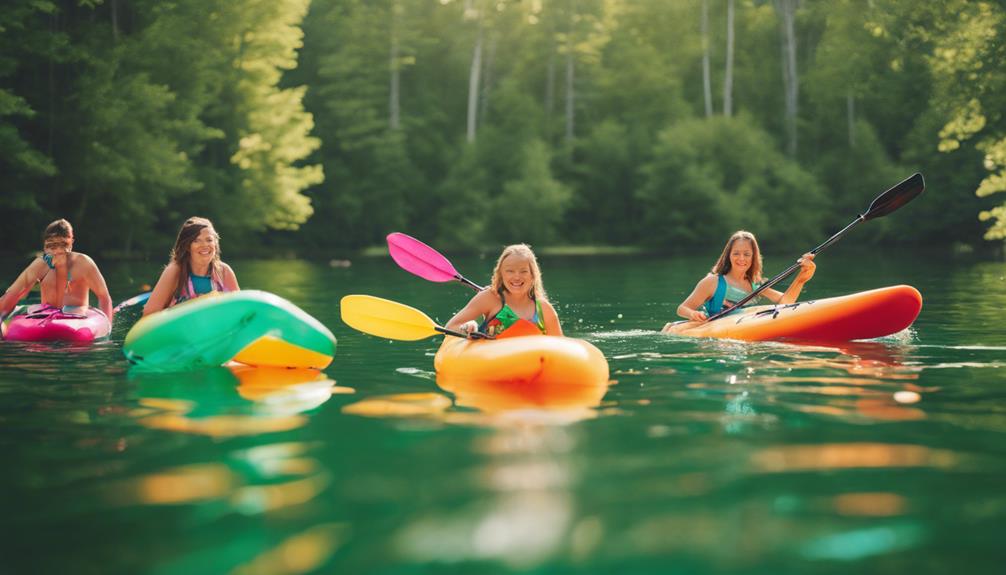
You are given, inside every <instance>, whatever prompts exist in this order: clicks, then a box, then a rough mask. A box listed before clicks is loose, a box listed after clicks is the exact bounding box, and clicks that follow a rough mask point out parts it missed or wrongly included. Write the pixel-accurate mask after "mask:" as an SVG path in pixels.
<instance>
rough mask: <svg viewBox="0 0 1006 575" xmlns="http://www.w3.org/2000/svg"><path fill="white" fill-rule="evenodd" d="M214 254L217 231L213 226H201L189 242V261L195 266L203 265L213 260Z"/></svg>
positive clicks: (215, 251)
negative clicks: (196, 234)
mask: <svg viewBox="0 0 1006 575" xmlns="http://www.w3.org/2000/svg"><path fill="white" fill-rule="evenodd" d="M216 255H217V233H216V231H215V230H214V229H213V228H210V227H206V228H203V229H202V230H200V231H199V235H198V236H196V237H195V239H193V240H192V243H191V244H189V257H190V258H191V259H190V261H191V262H192V264H193V265H195V266H197V267H203V266H205V265H208V264H209V263H210V262H211V261H213V258H215V257H216Z"/></svg>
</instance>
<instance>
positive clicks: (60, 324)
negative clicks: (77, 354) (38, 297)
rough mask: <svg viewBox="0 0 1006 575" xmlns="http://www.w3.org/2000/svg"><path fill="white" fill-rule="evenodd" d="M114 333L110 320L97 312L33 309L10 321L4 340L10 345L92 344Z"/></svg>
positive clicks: (33, 306)
mask: <svg viewBox="0 0 1006 575" xmlns="http://www.w3.org/2000/svg"><path fill="white" fill-rule="evenodd" d="M111 331H112V324H111V322H109V321H108V317H106V316H105V314H104V313H102V311H101V310H100V309H98V308H93V307H87V308H83V309H81V310H80V312H79V313H64V312H63V311H62V310H60V309H59V308H54V307H51V306H44V305H32V306H28V308H27V309H26V310H25V311H24V313H23V314H18V315H16V316H14V317H13V318H11V319H10V322H9V323H8V324H7V326H6V329H5V330H4V338H6V339H7V340H10V341H69V342H74V343H90V342H92V341H94V340H96V339H104V338H107V337H108V335H109V334H110V333H111Z"/></svg>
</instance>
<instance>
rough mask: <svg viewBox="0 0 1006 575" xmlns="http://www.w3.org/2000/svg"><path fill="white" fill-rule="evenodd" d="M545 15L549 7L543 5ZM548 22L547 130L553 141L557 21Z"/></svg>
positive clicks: (552, 19)
mask: <svg viewBox="0 0 1006 575" xmlns="http://www.w3.org/2000/svg"><path fill="white" fill-rule="evenodd" d="M542 6H543V9H542V12H543V15H544V11H545V10H546V9H548V6H549V5H546V4H544V3H543V4H542ZM547 22H548V32H547V35H548V36H547V37H548V62H547V63H546V64H545V102H544V108H545V130H546V134H548V135H549V139H551V134H552V113H553V112H554V111H555V25H554V22H555V19H554V18H552V17H551V15H549V16H547Z"/></svg>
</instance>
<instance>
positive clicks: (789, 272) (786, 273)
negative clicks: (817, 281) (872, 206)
mask: <svg viewBox="0 0 1006 575" xmlns="http://www.w3.org/2000/svg"><path fill="white" fill-rule="evenodd" d="M865 221H866V217H865V216H863V215H861V216H859V217H857V218H856V219H854V220H852V222H851V223H850V224H849V225H847V226H845V227H844V228H842V230H841V231H839V232H838V233H836V234H835V235H833V236H831V237H830V238H828V239H827V240H826V241H825V242H824V243H823V244H821V245H819V246H817V247H816V248H814V249H812V250H810V253H811V254H813V255H817V254H818V252H820V251H822V250H824V248H826V247H828V246H830V245H831V244H833V243H835V242H836V241H838V239H839V238H841V237H842V236H844V235H845V234H846V233H848V232H849V230H851V229H852V228H854V227H856V226H857V225H859V224H861V223H862V222H865ZM798 269H800V264H799V263H794V264H793V265H791V266H789V267H788V268H786V269H785V270H783V272H782V273H780V274H779V275H777V276H775V277H774V278H772V279H770V280H768V281H767V282H765V283H763V284H761V285H760V286H758V289H756V290H754V291H753V292H751V293H749V294H748V295H746V296H745V297H743V298H742V299H741V300H740V301H739V302H737V303H735V304H734V305H732V306H730V307H728V308H724V309H722V310H720V311H719V313H714V314H713V315H711V316H709V319H708V320H707V321H712V320H714V319H718V318H721V317H723V316H725V315H727V314H728V313H730V312H731V311H733V310H735V309H737V308H739V307H741V306H742V305H744V304H746V303H748V302H749V301H751V300H753V299H754V298H756V297H758V295H759V294H761V293H762V292H763V291H765V290H767V289H769V288H770V287H772V286H774V285H775V284H777V283H779V282H781V281H782V280H784V279H786V278H788V277H789V276H790V275H792V274H793V272H795V271H796V270H798Z"/></svg>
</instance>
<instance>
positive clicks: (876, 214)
mask: <svg viewBox="0 0 1006 575" xmlns="http://www.w3.org/2000/svg"><path fill="white" fill-rule="evenodd" d="M925 189H926V181H925V180H924V179H922V174H919V173H916V174H914V175H913V176H912V177H910V178H908V179H907V180H905V181H903V182H901V183H900V184H898V185H896V186H894V187H893V188H891V189H889V190H887V191H886V192H884V193H882V194H880V195H879V196H877V199H875V200H873V203H872V204H870V209H868V210H866V213H865V214H863V219H864V220H872V219H873V218H880V217H883V216H886V215H887V214H889V213H891V212H893V211H895V210H897V209H898V208H900V207H901V206H903V205H905V204H907V203H908V202H910V201H912V200H914V199H915V196H918V195H919V194H921V193H922V191H923V190H925Z"/></svg>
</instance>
